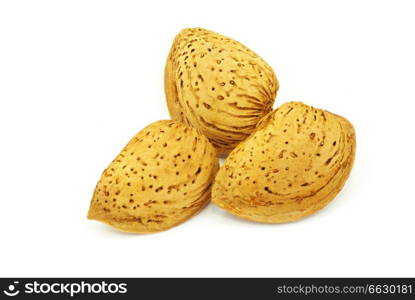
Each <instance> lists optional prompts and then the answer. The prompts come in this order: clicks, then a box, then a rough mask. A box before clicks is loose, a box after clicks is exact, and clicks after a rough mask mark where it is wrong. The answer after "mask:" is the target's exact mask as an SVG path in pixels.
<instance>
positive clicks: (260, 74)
mask: <svg viewBox="0 0 415 300" xmlns="http://www.w3.org/2000/svg"><path fill="white" fill-rule="evenodd" d="M164 83H165V84H164V86H165V94H166V99H167V104H168V108H169V111H170V115H171V117H172V119H174V120H179V121H182V122H184V123H186V124H189V125H191V126H193V127H195V128H198V129H199V130H200V131H201V132H202V133H203V134H204V135H206V136H207V137H208V138H209V140H210V141H211V143H212V144H213V145H214V146H215V148H216V149H217V150H218V154H219V155H221V154H227V153H229V152H230V151H231V150H232V149H233V148H235V146H236V145H237V144H239V143H240V142H241V141H243V140H244V139H245V138H247V137H248V136H249V135H250V133H251V132H252V131H253V130H254V129H255V127H256V124H257V123H258V121H259V120H260V119H261V118H262V117H263V116H264V115H266V114H267V113H269V112H270V111H271V110H272V105H273V103H274V101H275V97H276V94H277V91H278V88H279V84H278V80H277V78H276V76H275V74H274V71H273V70H272V68H271V67H270V66H269V65H268V64H267V63H266V62H265V61H264V60H263V59H262V58H260V57H259V56H258V55H257V54H255V53H254V52H252V51H251V50H250V49H248V48H247V47H245V46H244V45H242V44H241V43H239V42H237V41H235V40H233V39H231V38H228V37H225V36H222V35H220V34H217V33H215V32H212V31H209V30H205V29H202V28H189V29H184V30H182V31H181V32H180V33H179V34H178V35H177V36H176V38H175V39H174V42H173V45H172V47H171V50H170V53H169V55H168V58H167V63H166V67H165V77H164Z"/></svg>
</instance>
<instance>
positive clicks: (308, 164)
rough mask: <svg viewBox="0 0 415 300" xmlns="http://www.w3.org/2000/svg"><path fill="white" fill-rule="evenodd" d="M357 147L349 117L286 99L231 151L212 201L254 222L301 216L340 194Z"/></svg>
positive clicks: (217, 182) (220, 172)
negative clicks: (288, 101) (347, 118)
mask: <svg viewBox="0 0 415 300" xmlns="http://www.w3.org/2000/svg"><path fill="white" fill-rule="evenodd" d="M355 148H356V142H355V132H354V129H353V126H352V124H351V123H350V122H349V121H347V120H346V119H345V118H343V117H340V116H338V115H335V114H332V113H330V112H327V111H324V110H321V109H316V108H313V107H311V106H308V105H305V104H303V103H299V102H290V103H286V104H284V105H282V106H281V107H279V108H278V109H276V110H275V111H273V112H271V113H270V114H268V115H267V116H265V117H264V118H263V119H262V120H261V122H260V123H259V124H258V127H257V129H256V130H255V132H254V133H253V134H252V135H251V136H250V137H249V138H248V139H246V140H245V141H244V142H242V143H241V144H239V145H238V146H237V147H236V148H235V149H234V150H233V151H232V152H231V153H230V155H229V156H228V158H227V159H226V161H225V163H224V164H223V166H222V167H221V169H220V171H219V172H218V174H217V176H216V179H215V183H214V186H213V190H212V201H213V202H214V203H215V204H217V205H218V206H219V207H221V208H223V209H225V210H227V211H229V212H231V213H232V214H234V215H236V216H239V217H242V218H245V219H248V220H252V221H257V222H265V223H282V222H289V221H295V220H298V219H300V218H303V217H305V216H308V215H310V214H312V213H314V212H316V211H318V210H319V209H321V208H323V207H324V206H326V205H327V204H328V203H329V202H330V201H331V200H332V199H333V198H334V197H335V196H336V195H337V194H338V193H339V191H340V190H341V189H342V187H343V185H344V183H345V181H346V179H347V178H348V176H349V173H350V171H351V169H352V166H353V161H354V156H355Z"/></svg>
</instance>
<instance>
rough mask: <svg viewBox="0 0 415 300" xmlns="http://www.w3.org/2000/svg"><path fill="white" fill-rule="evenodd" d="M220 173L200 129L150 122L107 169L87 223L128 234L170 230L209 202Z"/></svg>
mask: <svg viewBox="0 0 415 300" xmlns="http://www.w3.org/2000/svg"><path fill="white" fill-rule="evenodd" d="M218 169H219V163H218V159H217V158H216V151H215V149H214V147H213V146H212V145H211V144H210V143H209V141H208V139H207V138H206V137H205V136H203V135H202V134H200V132H199V131H198V130H196V129H194V128H191V127H189V126H187V125H185V124H183V123H180V122H177V121H158V122H155V123H152V124H150V125H149V126H147V127H146V128H144V129H143V130H141V131H140V132H139V133H138V134H137V135H136V136H134V137H133V138H132V139H131V141H130V142H129V143H128V144H127V146H125V148H124V149H123V150H122V151H121V153H120V154H119V155H118V156H117V157H116V158H115V159H114V161H113V162H112V163H111V164H110V165H109V166H108V167H107V168H106V169H105V171H104V172H103V174H102V177H101V179H100V180H99V182H98V184H97V186H96V188H95V191H94V195H93V198H92V200H91V205H90V209H89V212H88V218H89V219H93V220H97V221H101V222H103V223H106V224H108V225H110V226H112V227H114V228H116V229H119V230H121V231H126V232H132V233H154V232H159V231H163V230H166V229H169V228H171V227H173V226H176V225H178V224H180V223H182V222H184V221H186V220H187V219H189V218H190V217H192V216H193V215H195V214H196V213H198V212H199V211H200V210H201V209H202V208H203V207H204V206H205V205H206V204H208V203H209V201H210V198H211V186H212V183H213V180H214V177H215V175H216V172H217V170H218Z"/></svg>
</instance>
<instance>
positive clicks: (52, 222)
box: [0, 0, 415, 277]
mask: <svg viewBox="0 0 415 300" xmlns="http://www.w3.org/2000/svg"><path fill="white" fill-rule="evenodd" d="M414 11H415V6H414V2H413V1H350V0H349V1H259V0H255V1H248V2H244V1H241V0H238V1H223V0H221V1H213V0H209V1H195V0H193V1H177V0H175V1H154V0H151V1H2V2H0V133H1V136H0V137H1V139H0V144H1V146H0V230H1V236H0V238H1V242H0V243H1V246H0V275H1V276H284V277H285V276H296V277H297V276H415V258H414V253H415V242H414V229H415V197H414V186H415V182H414V181H415V175H414V174H415V172H414V168H415V159H414V157H415V155H414V137H415V130H414V129H415V126H414V119H415V117H414V116H415V114H414V109H415V104H414V103H415V58H414V57H415V39H414V28H415V18H414ZM196 26H200V27H204V28H207V29H211V30H214V31H217V32H219V33H222V34H224V35H227V36H230V37H232V38H234V39H236V40H239V41H240V42H242V43H244V44H245V45H247V46H248V47H250V48H251V49H253V50H254V51H255V52H257V53H258V54H260V55H261V56H262V57H263V58H264V59H265V60H266V61H267V62H268V63H269V64H270V65H271V66H272V67H273V68H274V70H275V72H276V74H277V76H278V78H279V80H280V85H281V88H280V92H279V94H278V97H277V101H276V104H275V107H276V106H278V105H280V104H282V103H284V102H286V101H290V100H297V101H303V102H305V103H307V104H310V105H313V106H315V107H319V108H324V109H327V110H329V111H332V112H335V113H337V114H341V115H344V116H345V117H347V118H348V119H349V120H351V121H352V122H353V124H354V125H355V128H356V132H357V142H358V147H357V157H356V162H355V166H354V169H353V172H352V174H351V177H350V179H349V180H348V182H347V184H346V186H345V188H344V190H343V191H342V192H341V193H340V194H339V196H338V197H337V198H336V199H335V200H334V201H333V202H332V203H331V204H330V205H329V206H328V207H326V208H325V209H324V210H322V211H321V212H319V213H317V214H315V215H313V216H311V217H308V218H306V219H304V220H302V221H299V222H296V223H290V224H284V225H264V224H256V223H252V222H248V221H243V220H240V219H237V218H235V217H232V216H231V215H229V214H228V213H226V212H224V211H221V210H220V209H219V208H216V207H215V206H213V205H210V206H209V207H208V208H207V209H205V210H204V211H203V212H202V213H201V214H200V215H198V216H196V217H195V218H193V219H191V220H190V221H188V222H186V223H185V224H183V225H181V226H179V227H176V228H174V229H171V230H169V231H167V232H164V233H159V234H154V235H145V236H140V235H132V234H125V233H120V232H118V231H115V230H113V229H111V228H109V227H107V226H105V225H103V224H101V223H98V222H94V221H88V220H87V219H86V213H87V209H88V206H89V201H90V198H91V196H92V192H93V189H94V186H95V184H96V182H97V180H98V179H99V176H100V175H101V172H102V171H103V169H104V168H105V167H106V166H107V165H108V163H109V162H110V161H111V160H112V159H113V158H114V157H115V155H117V154H118V152H119V151H120V150H121V149H122V147H123V146H124V145H125V144H126V143H127V142H128V140H129V139H130V138H131V137H132V136H133V135H134V134H135V133H136V132H138V131H139V130H140V129H141V128H143V127H144V126H146V125H147V124H149V123H151V122H153V121H156V120H159V119H167V118H169V115H168V112H167V108H166V105H165V99H164V92H163V68H164V63H165V59H166V56H167V54H168V51H169V48H170V45H171V42H172V40H173V38H174V36H175V35H176V34H177V33H178V31H179V30H181V29H182V28H185V27H196Z"/></svg>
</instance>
